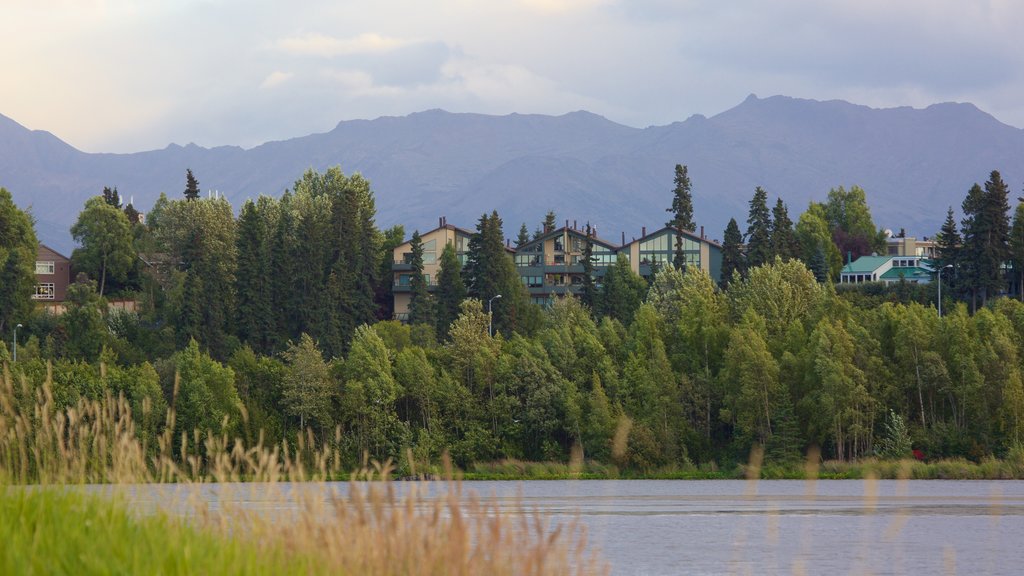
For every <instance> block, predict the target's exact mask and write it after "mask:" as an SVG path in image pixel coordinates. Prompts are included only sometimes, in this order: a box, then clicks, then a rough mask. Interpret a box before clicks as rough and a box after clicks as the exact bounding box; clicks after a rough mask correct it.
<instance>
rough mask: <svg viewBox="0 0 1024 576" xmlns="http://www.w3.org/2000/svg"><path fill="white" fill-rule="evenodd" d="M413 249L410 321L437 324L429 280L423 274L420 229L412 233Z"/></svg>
mask: <svg viewBox="0 0 1024 576" xmlns="http://www.w3.org/2000/svg"><path fill="white" fill-rule="evenodd" d="M409 247H410V250H411V251H412V262H411V264H412V279H411V280H410V281H409V289H410V292H411V294H410V298H409V323H410V324H428V325H431V326H433V325H435V324H436V320H435V317H434V302H433V298H432V297H431V296H430V292H428V291H427V280H426V278H424V276H423V240H422V239H421V238H420V232H419V230H416V231H414V232H413V233H412V240H411V241H410V242H409Z"/></svg>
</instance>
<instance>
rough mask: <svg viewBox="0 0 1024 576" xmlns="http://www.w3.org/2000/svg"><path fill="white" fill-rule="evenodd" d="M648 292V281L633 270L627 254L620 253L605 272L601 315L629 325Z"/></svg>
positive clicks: (602, 286)
mask: <svg viewBox="0 0 1024 576" xmlns="http://www.w3.org/2000/svg"><path fill="white" fill-rule="evenodd" d="M646 294H647V282H645V281H644V279H643V278H641V277H640V276H639V275H637V274H636V273H635V272H633V270H632V269H631V268H630V267H629V261H628V260H626V256H625V255H623V254H619V257H618V259H617V260H616V261H615V264H614V265H613V266H611V267H609V268H608V269H607V270H606V271H605V273H604V283H603V284H602V285H601V299H600V300H601V302H600V306H599V308H600V310H599V312H600V315H601V316H608V317H611V318H614V319H615V320H618V321H619V322H622V323H623V324H625V325H627V326H628V325H629V324H630V322H632V321H633V314H635V313H636V310H637V308H639V307H640V304H641V302H643V299H644V296H646Z"/></svg>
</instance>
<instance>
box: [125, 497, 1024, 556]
mask: <svg viewBox="0 0 1024 576" xmlns="http://www.w3.org/2000/svg"><path fill="white" fill-rule="evenodd" d="M396 487H397V488H398V489H400V490H401V489H402V487H403V484H400V483H399V484H396ZM253 488H254V487H253V486H251V485H246V486H217V485H209V486H205V487H203V490H202V492H201V495H200V498H202V499H203V500H204V501H206V502H207V503H209V505H210V506H211V508H213V509H216V508H217V507H218V506H219V505H220V503H219V502H220V499H221V498H227V499H228V500H230V501H231V502H232V503H233V504H235V505H238V506H242V507H244V508H249V509H255V510H265V511H267V513H281V512H286V511H287V510H289V509H293V508H294V506H295V505H294V496H295V494H296V493H298V492H300V491H304V490H322V489H323V485H313V484H306V485H291V484H281V485H277V486H276V487H275V490H279V491H280V493H276V494H275V495H270V494H269V493H267V492H266V491H261V490H259V489H258V488H257V489H256V490H253ZM329 489H330V490H334V491H337V492H338V493H339V494H342V495H343V494H344V493H345V492H347V485H346V484H345V483H338V484H332V485H329ZM168 490H173V488H169V487H167V486H144V487H137V488H135V489H134V491H133V493H132V495H131V497H130V499H131V500H133V501H134V502H135V504H136V505H137V506H139V507H140V508H142V509H146V508H148V507H152V506H156V505H163V506H166V505H167V502H174V501H175V500H176V499H177V498H180V495H179V496H172V495H169V494H168ZM445 490H446V488H445V486H444V485H443V484H433V485H432V486H431V487H430V491H431V493H432V494H435V495H438V494H443V493H444V492H445ZM463 490H464V492H470V491H472V492H476V493H477V494H478V495H480V496H482V497H484V498H485V499H490V501H491V502H492V503H494V504H496V505H498V506H499V507H502V508H509V509H513V508H516V507H517V506H519V505H520V504H522V505H524V506H526V507H527V508H530V509H533V508H536V509H537V510H539V511H541V512H542V513H544V514H547V515H550V517H551V518H552V520H554V521H560V520H561V521H566V520H569V519H572V518H573V517H577V518H579V519H580V520H581V521H582V522H583V524H584V525H586V526H587V529H588V537H589V541H590V542H591V543H592V545H594V546H596V547H597V548H598V549H599V550H600V552H601V553H602V554H603V556H604V557H605V558H607V559H608V560H609V561H610V562H611V565H612V571H613V574H617V575H618V574H757V575H760V574H794V573H795V574H1007V575H1009V574H1021V573H1024V482H1020V481H945V480H920V481H903V482H900V481H884V480H883V481H878V482H861V481H853V480H850V481H847V480H829V481H818V482H804V481H793V480H778V481H772V480H767V481H764V480H763V481H759V482H756V483H748V482H745V481H728V480H712V481H677V480H665V481H659V480H608V481H601V480H592V481H528V482H464V483H463Z"/></svg>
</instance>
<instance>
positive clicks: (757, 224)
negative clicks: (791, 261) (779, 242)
mask: <svg viewBox="0 0 1024 576" xmlns="http://www.w3.org/2000/svg"><path fill="white" fill-rule="evenodd" d="M746 241H747V267H748V268H756V267H758V266H761V265H764V264H766V263H767V262H769V261H770V260H771V256H772V217H771V212H769V211H768V193H767V192H765V191H764V189H763V188H761V187H760V186H758V187H757V188H755V189H754V197H753V198H751V199H750V215H749V216H748V217H747V236H746Z"/></svg>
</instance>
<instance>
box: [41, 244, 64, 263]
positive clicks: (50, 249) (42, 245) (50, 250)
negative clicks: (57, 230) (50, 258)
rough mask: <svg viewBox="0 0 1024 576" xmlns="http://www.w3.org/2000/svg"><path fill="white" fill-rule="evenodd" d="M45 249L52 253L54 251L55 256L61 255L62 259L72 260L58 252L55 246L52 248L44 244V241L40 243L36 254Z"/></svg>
mask: <svg viewBox="0 0 1024 576" xmlns="http://www.w3.org/2000/svg"><path fill="white" fill-rule="evenodd" d="M43 250H46V251H48V252H51V253H52V254H53V255H54V256H59V257H60V258H62V259H64V260H68V261H70V260H71V258H68V257H67V256H65V255H63V254H61V253H60V252H57V251H56V250H54V249H53V248H50V247H49V246H47V245H46V244H43V243H42V242H40V243H39V247H38V248H37V249H36V254H37V255H38V254H39V253H40V252H41V251H43Z"/></svg>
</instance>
